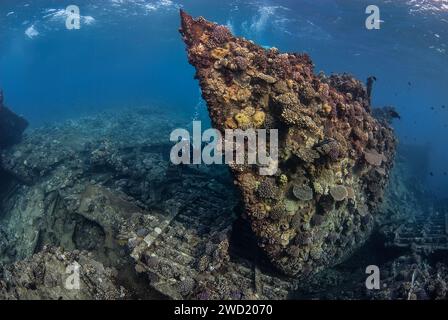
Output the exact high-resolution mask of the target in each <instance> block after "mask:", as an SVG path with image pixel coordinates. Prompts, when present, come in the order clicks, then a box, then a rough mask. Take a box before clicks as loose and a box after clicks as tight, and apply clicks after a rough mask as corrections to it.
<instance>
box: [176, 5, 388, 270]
mask: <svg viewBox="0 0 448 320" xmlns="http://www.w3.org/2000/svg"><path fill="white" fill-rule="evenodd" d="M180 32H181V34H182V36H183V40H184V42H185V43H186V46H187V51H188V58H189V61H190V63H191V64H192V65H193V66H194V67H195V68H196V78H197V79H199V82H200V86H201V88H202V95H203V97H204V99H205V100H206V102H207V105H208V110H209V113H210V116H211V120H212V124H213V126H214V127H215V128H217V129H218V130H220V131H221V132H224V130H225V129H237V128H239V129H243V130H244V129H249V128H265V129H278V130H279V155H280V157H279V170H278V171H277V173H276V174H275V175H274V176H273V177H268V176H261V175H259V174H258V170H257V169H258V168H257V166H256V165H244V166H240V165H239V166H231V169H232V171H233V175H234V180H235V183H236V184H237V185H238V187H239V190H240V191H241V194H242V198H243V203H244V207H245V210H244V211H245V212H244V217H245V218H247V220H248V221H249V222H250V225H251V229H252V231H253V233H254V234H255V235H256V237H257V239H258V244H259V246H260V247H261V248H262V249H263V250H264V252H265V253H266V254H267V256H268V257H269V259H270V261H271V262H272V263H273V264H274V265H275V266H276V267H277V268H279V269H280V270H282V271H283V272H285V273H286V274H289V275H298V274H300V275H303V274H305V275H306V274H309V273H311V272H316V271H318V270H320V269H322V268H323V267H325V266H328V265H333V264H336V263H338V262H340V261H342V260H343V259H345V258H346V257H347V256H349V255H350V254H351V253H352V252H353V251H354V250H355V249H356V248H357V247H359V246H360V245H361V244H362V243H363V242H364V241H365V240H366V238H367V237H368V236H369V234H370V233H371V231H372V228H373V226H374V221H375V218H376V209H377V207H378V204H379V203H380V201H381V199H382V195H383V189H384V187H385V184H386V182H387V180H388V174H389V171H390V169H391V167H392V164H393V160H394V154H395V145H396V139H395V137H394V135H393V132H392V129H391V128H390V127H389V126H388V125H387V124H386V123H384V122H380V121H378V120H376V119H375V118H374V117H373V116H372V114H371V106H370V101H369V100H370V99H369V95H368V93H367V91H366V88H365V87H364V86H363V85H362V83H361V82H360V81H358V80H356V79H354V78H353V77H351V76H349V75H347V74H344V75H332V76H329V77H327V76H324V75H321V74H319V75H315V74H314V71H313V64H312V62H311V60H310V58H309V57H308V56H307V55H306V54H295V53H292V54H290V53H280V52H279V50H277V49H276V48H271V49H268V50H265V49H263V48H262V47H260V46H257V45H256V44H254V43H253V42H251V41H248V40H246V39H244V38H237V37H234V36H233V35H232V34H231V33H230V31H229V30H228V29H227V28H226V27H223V26H220V25H217V24H214V23H211V22H208V21H207V20H205V19H204V18H202V17H200V18H198V19H196V20H195V19H193V18H192V17H191V16H189V15H188V14H187V13H185V12H183V11H181V29H180Z"/></svg>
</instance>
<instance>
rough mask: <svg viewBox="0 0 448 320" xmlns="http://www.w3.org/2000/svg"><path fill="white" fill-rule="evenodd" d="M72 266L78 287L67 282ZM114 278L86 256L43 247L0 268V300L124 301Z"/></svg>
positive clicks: (86, 254)
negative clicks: (75, 269)
mask: <svg viewBox="0 0 448 320" xmlns="http://www.w3.org/2000/svg"><path fill="white" fill-rule="evenodd" d="M74 263H76V264H77V268H78V270H79V283H78V282H77V280H76V281H71V279H70V278H68V277H69V276H70V274H71V273H70V272H67V270H70V269H68V268H70V266H71V265H72V264H74ZM116 274H117V270H113V269H110V268H105V267H104V266H103V265H102V264H101V263H99V262H97V261H95V260H94V259H92V257H91V256H89V254H88V253H87V252H79V251H75V252H64V251H63V250H62V249H59V248H54V247H45V248H44V249H43V250H42V251H41V252H39V253H37V254H35V255H33V256H31V257H29V258H27V259H25V260H23V261H19V262H16V263H14V264H12V265H9V266H6V267H0V299H1V300H41V299H46V300H75V299H76V300H118V299H126V298H127V296H128V294H127V292H126V290H125V289H124V288H123V287H119V286H117V285H116V284H115V277H116ZM67 284H68V285H67ZM70 285H71V286H75V285H76V286H77V287H70ZM78 285H79V287H78Z"/></svg>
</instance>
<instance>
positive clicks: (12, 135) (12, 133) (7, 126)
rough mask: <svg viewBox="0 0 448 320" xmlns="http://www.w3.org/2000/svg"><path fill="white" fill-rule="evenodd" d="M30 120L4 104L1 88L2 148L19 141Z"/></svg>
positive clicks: (0, 135)
mask: <svg viewBox="0 0 448 320" xmlns="http://www.w3.org/2000/svg"><path fill="white" fill-rule="evenodd" d="M27 127H28V122H27V121H26V120H25V119H24V118H22V117H20V116H18V115H16V114H15V113H14V112H12V111H11V110H9V109H8V108H7V107H6V106H5V105H4V104H3V92H2V91H1V90H0V150H1V149H4V148H6V147H9V146H11V145H14V144H16V143H18V142H19V141H20V139H21V137H22V133H23V132H24V131H25V129H26V128H27Z"/></svg>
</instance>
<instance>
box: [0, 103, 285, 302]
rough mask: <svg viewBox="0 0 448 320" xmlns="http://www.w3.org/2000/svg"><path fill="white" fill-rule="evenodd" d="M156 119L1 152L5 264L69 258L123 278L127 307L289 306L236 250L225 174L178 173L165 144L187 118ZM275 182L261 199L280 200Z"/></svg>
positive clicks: (72, 125)
mask: <svg viewBox="0 0 448 320" xmlns="http://www.w3.org/2000/svg"><path fill="white" fill-rule="evenodd" d="M155 110H158V109H152V108H132V109H129V110H120V111H119V112H110V113H107V112H104V113H102V114H99V115H92V116H90V117H85V118H81V119H75V120H70V121H67V122H65V123H60V124H53V125H48V126H44V127H41V128H35V129H32V130H30V132H29V133H28V134H27V135H26V136H25V137H24V139H23V141H22V142H21V143H19V144H17V145H15V146H13V147H11V148H8V149H6V150H3V152H2V157H1V160H2V165H3V166H4V168H5V170H6V171H7V174H8V175H9V176H10V177H11V179H12V180H13V184H12V186H11V191H10V192H6V193H5V194H3V195H2V194H0V200H1V201H0V254H1V255H0V265H2V264H3V265H10V264H14V263H18V262H20V261H31V260H32V259H35V258H33V257H34V256H35V255H36V254H39V253H40V252H42V251H45V248H46V247H47V246H52V247H62V248H64V249H65V250H66V253H65V254H64V255H65V256H71V255H72V254H73V253H74V252H81V251H85V252H88V254H89V257H91V258H92V259H94V260H96V261H98V263H101V264H103V265H104V266H105V267H106V268H113V269H116V270H120V272H119V273H118V275H117V277H116V278H115V283H116V284H117V286H122V287H124V288H125V289H126V292H128V293H129V294H128V295H127V296H126V297H125V298H138V299H145V298H166V297H168V298H174V299H180V298H188V299H254V298H260V299H263V298H266V299H268V298H269V299H284V298H285V297H286V296H287V295H288V293H289V292H290V291H291V289H292V288H293V284H292V283H291V281H285V280H283V278H282V277H281V276H279V275H278V274H276V273H273V272H272V271H271V270H265V269H263V270H259V269H258V268H259V264H260V263H259V262H258V260H257V259H252V258H249V257H246V256H245V254H244V253H245V252H250V253H253V252H255V250H254V249H257V247H256V245H254V246H250V247H249V248H247V249H244V250H243V249H241V248H244V247H245V246H247V243H248V241H247V239H242V240H235V237H236V238H238V236H239V235H240V234H241V235H242V234H243V233H242V232H240V231H238V230H235V231H233V228H232V227H233V224H234V222H235V220H236V214H235V212H234V207H236V206H237V203H238V198H237V196H236V194H235V190H234V188H232V179H231V177H230V174H229V172H228V169H227V168H226V167H224V166H216V167H208V166H205V165H203V166H196V165H188V166H187V165H182V166H173V165H171V164H170V158H169V154H170V149H171V146H172V145H171V144H170V142H169V140H168V137H169V134H170V132H171V131H172V130H173V129H174V128H177V127H180V126H183V125H184V124H185V123H188V122H189V121H190V118H189V115H187V116H185V117H180V116H179V115H177V116H173V115H171V114H170V115H165V114H163V113H161V112H160V110H158V111H157V112H154V111H155ZM130 124H132V125H130ZM274 180H275V179H274ZM275 183H276V181H270V182H267V181H266V185H265V186H264V188H265V192H271V195H272V196H275V190H276V188H274V189H272V190H271V189H270V188H271V187H275ZM260 190H261V189H260ZM239 225H240V224H238V226H239ZM236 241H240V242H241V243H242V244H240V243H236ZM235 250H237V251H238V252H235ZM231 255H232V259H231V258H230V257H231ZM36 259H37V258H36ZM49 263H56V261H53V260H51V261H50V262H49ZM15 277H17V274H14V275H13V276H12V278H11V279H12V280H11V281H16V280H14V278H15ZM255 279H257V280H256V281H255ZM260 282H262V284H260ZM17 290H22V291H23V293H22V296H26V295H30V297H31V295H33V293H32V292H29V293H26V292H25V291H26V290H30V291H32V290H31V289H30V288H24V287H22V288H21V289H17ZM39 294H42V297H44V296H46V294H47V293H45V292H41V291H39ZM37 295H38V293H37V292H36V293H35V296H36V297H37ZM63 297H66V296H63ZM72 298H79V296H73V297H72Z"/></svg>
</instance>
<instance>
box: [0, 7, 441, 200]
mask: <svg viewBox="0 0 448 320" xmlns="http://www.w3.org/2000/svg"><path fill="white" fill-rule="evenodd" d="M71 4H75V5H78V6H79V8H80V11H81V15H82V16H83V18H82V20H81V29H80V30H67V29H66V28H65V17H64V15H63V12H64V9H65V8H66V6H67V5H71ZM369 4H375V5H377V6H379V8H380V10H381V20H383V21H384V22H383V23H382V24H381V29H380V30H370V31H369V30H367V29H366V28H365V26H364V21H365V19H366V17H367V15H366V14H365V12H364V11H365V8H366V6H367V5H369ZM179 8H183V9H185V10H187V11H188V12H189V13H191V14H192V15H194V16H197V15H203V16H204V17H206V18H208V19H209V20H213V21H216V22H218V23H220V24H225V25H227V26H228V27H229V28H230V29H231V30H232V31H233V32H234V33H235V34H237V35H239V36H244V37H246V38H249V39H252V40H254V41H255V42H257V43H259V44H261V45H264V46H275V47H277V48H279V49H280V50H282V51H299V52H302V51H305V52H308V53H309V54H310V55H311V57H312V59H313V61H314V63H315V65H316V70H317V71H319V70H322V71H324V72H325V73H331V72H344V71H345V72H349V73H352V74H354V75H355V76H356V77H358V78H359V79H366V78H367V77H368V76H370V75H375V76H376V78H377V79H378V81H377V83H376V85H375V87H374V96H373V104H374V105H375V106H384V105H394V106H395V107H396V108H397V110H398V111H399V112H400V114H401V116H402V119H401V120H400V121H397V122H396V123H395V124H394V126H395V128H396V131H397V135H398V136H399V139H400V142H401V143H403V144H416V145H425V146H428V147H429V148H430V149H429V150H430V153H429V168H427V169H426V171H427V174H426V175H427V179H426V183H427V186H428V187H429V188H430V190H431V191H432V192H433V193H434V194H437V195H439V196H441V197H446V190H448V176H446V172H447V171H448V168H447V166H446V159H448V151H447V149H448V148H447V147H448V142H447V133H448V128H447V126H448V0H420V1H414V0H396V1H372V0H369V1H361V0H359V1H350V0H339V1H337V0H326V1H324V0H322V1H316V0H300V1H286V0H285V1H282V0H276V1H261V0H254V1H244V0H241V1H214V0H189V1H169V0H154V1H150V0H129V1H126V0H103V1H93V0H91V1H79V0H70V1H65V0H60V1H55V0H53V1H51V0H38V1H37V0H35V1H17V0H1V1H0V87H1V88H3V89H4V91H5V97H6V103H7V104H8V105H9V106H11V107H12V108H13V109H14V110H15V111H16V112H18V113H21V114H23V115H24V116H25V117H26V118H28V119H29V120H30V122H31V124H32V125H33V126H38V125H41V124H42V123H45V122H53V121H60V120H62V119H67V118H70V117H77V116H79V115H81V114H88V113H90V112H97V111H98V110H103V109H107V108H117V107H132V106H141V105H157V106H160V108H163V109H165V110H169V111H170V112H171V111H172V112H173V114H175V113H176V112H178V111H179V110H182V111H184V112H186V113H191V115H192V116H194V114H195V112H197V111H199V112H200V113H201V115H200V116H201V117H205V114H206V110H205V105H204V104H203V103H201V99H200V92H199V90H198V84H197V82H196V81H195V80H194V79H193V74H194V70H193V68H192V67H191V66H190V65H189V64H188V62H187V59H186V54H185V50H184V44H183V43H182V41H181V39H180V36H179V33H178V28H179V15H178V9H179ZM442 106H446V107H445V108H443V107H442ZM198 108H199V110H198ZM410 161H412V159H410ZM423 169H424V168H422V170H423Z"/></svg>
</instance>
